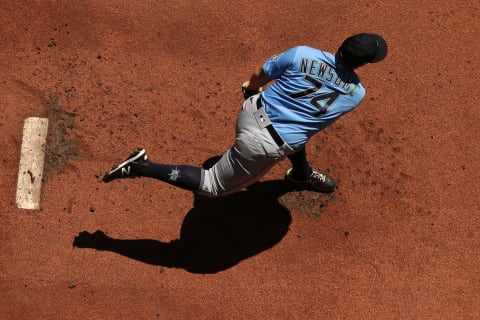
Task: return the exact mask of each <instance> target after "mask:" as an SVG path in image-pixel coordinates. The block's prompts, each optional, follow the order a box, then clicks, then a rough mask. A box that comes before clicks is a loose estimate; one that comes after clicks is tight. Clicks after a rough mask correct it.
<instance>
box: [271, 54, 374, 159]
mask: <svg viewBox="0 0 480 320" xmlns="http://www.w3.org/2000/svg"><path fill="white" fill-rule="evenodd" d="M263 71H264V72H265V74H266V75H267V76H268V77H270V78H271V79H276V81H275V82H274V83H273V84H272V85H271V86H270V87H269V88H267V89H266V90H265V91H264V92H263V93H262V104H263V106H264V108H265V111H266V113H267V115H268V117H269V118H270V121H271V122H272V124H273V126H274V127H275V129H276V130H277V132H278V133H279V134H280V136H281V137H282V138H283V139H284V141H285V142H286V143H287V144H288V145H289V146H290V147H292V148H293V149H294V150H298V149H301V148H302V147H303V146H304V145H305V144H306V143H307V141H308V139H309V138H310V137H312V136H313V135H314V134H315V133H317V132H319V131H321V130H323V129H324V128H326V127H327V126H329V125H330V124H332V123H333V122H334V121H335V120H337V119H338V118H339V117H340V116H341V115H343V114H345V113H347V112H350V111H351V110H353V109H354V108H355V107H356V106H358V104H359V103H360V102H361V101H362V99H363V97H364V96H365V88H364V87H363V85H362V84H361V83H360V79H359V78H358V76H357V74H356V73H354V72H353V71H352V70H349V69H346V68H344V67H342V66H340V65H337V64H336V63H335V56H334V55H333V54H331V53H329V52H325V51H321V50H317V49H314V48H311V47H307V46H300V47H294V48H292V49H289V50H287V51H285V52H283V53H281V54H278V55H275V56H273V57H271V58H270V59H269V60H268V61H267V62H266V63H265V64H264V66H263Z"/></svg>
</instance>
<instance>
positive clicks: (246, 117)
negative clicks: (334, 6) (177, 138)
mask: <svg viewBox="0 0 480 320" xmlns="http://www.w3.org/2000/svg"><path fill="white" fill-rule="evenodd" d="M386 55H387V44H386V42H385V40H384V39H383V38H382V37H381V36H379V35H377V34H372V33H362V34H356V35H353V36H351V37H349V38H347V39H346V40H345V41H344V42H343V43H342V45H341V46H340V47H339V49H338V50H337V52H336V54H335V55H334V54H332V53H329V52H326V51H322V50H318V49H315V48H311V47H308V46H298V47H294V48H291V49H289V50H286V51H285V52H282V53H280V54H276V55H274V56H272V57H271V58H270V59H268V60H267V61H266V62H265V64H264V65H263V66H262V67H260V68H259V69H258V70H257V71H256V72H254V73H253V74H252V76H251V77H250V79H249V81H246V82H245V83H243V86H242V91H243V94H244V97H245V102H244V103H243V106H242V108H241V110H240V112H239V115H238V119H237V124H236V139H235V143H234V144H233V146H232V147H231V148H230V149H229V150H227V151H226V152H225V153H224V154H223V156H222V157H221V158H220V159H219V160H218V162H216V163H215V164H214V165H213V167H211V168H210V169H202V168H200V167H195V166H190V165H183V164H175V165H172V164H163V163H155V162H152V161H150V160H149V159H148V157H147V154H146V152H145V150H144V149H141V148H139V149H137V150H135V151H134V152H133V153H132V154H131V155H130V156H129V157H128V158H126V159H125V160H124V161H123V162H122V163H120V164H119V165H117V166H116V167H114V168H113V169H112V170H111V171H110V172H108V173H107V174H106V175H105V176H104V178H103V181H104V182H110V181H112V180H114V179H121V178H135V177H150V178H155V179H158V180H161V181H164V182H166V183H169V184H172V185H175V186H177V187H180V188H183V189H187V190H191V191H193V192H195V193H198V194H201V195H206V196H212V197H215V196H223V195H226V194H230V193H233V192H237V191H240V190H242V189H244V188H245V187H247V186H249V185H251V184H253V183H254V182H256V181H257V180H258V179H259V178H260V177H262V176H263V175H264V174H265V173H266V172H267V171H268V170H269V169H270V168H271V167H272V166H274V165H275V164H276V163H278V162H279V161H282V160H283V159H284V158H285V157H288V158H289V160H290V161H291V163H292V168H291V169H289V170H288V171H287V173H286V179H287V180H288V181H290V182H292V183H294V184H297V185H299V186H302V187H307V188H313V189H315V190H318V191H320V192H326V193H329V192H332V191H333V190H334V189H335V188H336V184H335V182H334V181H333V180H332V179H331V178H330V177H329V176H328V175H327V174H325V173H321V172H319V171H317V170H313V169H312V168H311V166H310V165H309V163H308V161H307V157H306V152H305V145H306V144H307V142H308V140H309V139H310V138H311V137H312V136H313V135H314V134H316V133H317V132H319V131H321V130H323V129H325V128H326V127H327V126H329V125H331V124H332V123H333V122H334V121H336V120H337V119H338V118H339V117H341V116H342V115H344V114H346V113H348V112H350V111H352V110H353V109H354V108H355V107H357V106H358V105H359V103H360V102H361V101H362V99H363V98H364V96H365V88H364V87H363V85H362V83H361V82H360V79H359V77H358V76H357V74H356V73H355V69H357V68H358V67H361V66H363V65H365V64H367V63H375V62H379V61H381V60H383V59H384V58H385V57H386ZM267 85H268V87H267V88H266V89H263V88H265V86H267Z"/></svg>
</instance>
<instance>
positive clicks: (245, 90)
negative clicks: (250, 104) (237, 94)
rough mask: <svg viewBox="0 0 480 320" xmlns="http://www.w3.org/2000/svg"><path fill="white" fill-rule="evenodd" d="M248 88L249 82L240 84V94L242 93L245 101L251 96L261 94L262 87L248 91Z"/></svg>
mask: <svg viewBox="0 0 480 320" xmlns="http://www.w3.org/2000/svg"><path fill="white" fill-rule="evenodd" d="M249 86H250V81H245V82H244V83H243V84H242V93H243V97H244V98H245V100H247V99H248V98H250V97H251V96H254V95H256V94H258V93H260V92H262V87H260V88H258V89H250V88H249Z"/></svg>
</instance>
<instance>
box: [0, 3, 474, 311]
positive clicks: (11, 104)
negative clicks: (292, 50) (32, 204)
mask: <svg viewBox="0 0 480 320" xmlns="http://www.w3.org/2000/svg"><path fill="white" fill-rule="evenodd" d="M479 6H480V5H479V3H478V1H463V0H461V1H453V0H440V1H433V0H425V1H422V2H421V3H420V2H418V1H413V0H406V1H377V2H372V1H364V0H358V1H344V0H340V1H334V2H325V1H313V2H312V1H303V0H301V1H260V2H236V1H204V0H201V1H186V0H179V1H138V0H131V1H107V0H95V1H93V0H84V1H78V0H72V1H65V0H63V1H62V0H60V1H53V0H52V1H49V0H45V1H2V3H1V4H0V19H1V26H2V27H1V28H0V39H1V40H2V45H1V48H0V70H1V72H2V74H3V77H2V80H1V81H0V86H1V92H2V93H1V94H0V105H1V106H2V112H3V116H2V117H1V118H0V130H1V132H2V134H1V138H0V146H1V149H2V150H3V152H2V154H1V155H0V161H1V164H2V170H1V180H0V186H1V190H2V191H1V193H0V200H1V201H0V218H1V221H2V224H1V227H0V245H1V256H0V289H1V292H2V294H1V295H2V298H1V299H0V300H1V301H0V318H1V319H24V320H26V319H82V318H83V319H478V317H479V314H480V302H479V301H480V273H479V265H480V254H479V251H478V248H479V246H480V217H479V212H480V202H479V196H478V192H479V190H480V175H479V174H478V172H479V171H480V167H479V163H480V162H479V158H478V155H479V154H480V139H479V137H480V130H479V125H478V123H480V112H479V111H478V110H479V109H478V104H479V98H478V94H476V92H477V78H478V77H477V76H475V74H477V70H479V69H480V65H479V52H480V48H479V41H478V39H479V38H480V37H479V26H480V23H479V14H480V8H479ZM364 31H367V32H376V33H380V34H382V35H383V36H384V37H385V38H386V39H387V41H388V43H389V48H390V52H389V55H388V57H387V59H386V60H385V61H383V62H381V63H378V64H375V65H369V66H366V67H364V68H361V69H360V70H359V74H360V76H361V78H362V80H363V82H364V84H365V86H366V88H367V96H366V99H365V100H364V101H363V102H362V105H361V106H360V107H359V108H358V109H357V110H355V111H354V112H352V113H350V114H348V115H347V116H345V117H344V118H342V119H340V120H339V121H338V122H337V123H336V124H334V125H333V126H332V127H330V128H328V129H327V130H325V131H324V132H322V133H320V134H318V135H317V136H316V137H314V138H313V139H312V141H311V142H310V144H309V147H308V152H309V156H310V159H311V162H312V164H313V165H314V166H315V167H318V168H320V169H328V170H329V172H330V174H331V175H332V176H333V177H334V178H335V179H336V180H337V181H338V182H339V188H338V190H337V191H336V192H334V193H333V194H331V195H323V194H318V193H314V192H310V191H306V190H303V191H298V190H290V189H289V188H288V186H287V185H286V184H285V182H284V181H283V175H284V172H285V171H286V169H288V161H284V162H282V163H281V164H279V165H277V166H276V167H274V168H273V169H272V170H271V172H269V173H268V174H267V176H265V177H264V178H263V179H262V181H261V182H260V183H258V184H257V185H255V186H254V187H252V188H251V189H249V190H246V191H243V192H240V193H238V194H235V195H232V196H228V197H226V198H222V199H212V200H209V199H204V198H198V197H194V196H193V195H192V194H191V193H189V192H186V191H183V190H179V189H175V188H173V187H171V186H168V185H165V184H163V183H161V182H158V181H155V180H149V179H136V180H131V181H118V182H115V183H111V184H108V185H106V184H103V183H101V177H102V175H103V173H104V172H105V171H107V170H108V169H110V167H111V166H112V165H113V164H114V163H116V162H118V161H119V160H122V159H123V158H124V157H125V156H126V155H128V154H129V153H130V152H131V151H132V150H133V149H134V148H135V147H137V146H143V147H145V148H146V150H147V152H148V154H149V156H150V158H151V159H152V160H155V161H162V162H166V163H179V164H180V163H188V164H193V165H201V164H202V163H203V162H204V161H205V160H207V159H209V158H210V157H213V156H216V155H219V154H221V153H223V151H224V150H226V149H227V148H228V147H229V146H230V144H231V143H232V142H233V140H232V139H233V136H234V122H235V118H236V114H237V110H238V108H239V107H240V105H241V103H242V97H241V93H240V90H239V87H240V85H241V83H242V82H243V81H245V80H246V79H248V77H249V75H250V73H251V71H253V70H254V69H255V68H256V67H257V66H260V65H261V64H263V62H264V61H265V60H266V59H267V58H268V57H270V56H271V55H273V54H275V53H278V52H280V51H283V50H285V49H287V48H289V47H292V46H295V45H311V46H314V47H318V48H321V49H324V50H328V51H332V52H333V51H335V50H336V48H337V46H338V45H339V44H340V43H341V41H342V40H343V39H344V38H345V37H347V36H349V35H351V34H354V33H357V32H364ZM476 108H477V109H476ZM30 116H40V117H48V118H49V119H50V128H49V136H48V145H47V154H46V170H45V179H44V184H43V189H42V202H41V209H39V210H34V211H25V210H20V209H18V208H17V206H16V204H15V192H16V183H17V174H18V163H19V158H20V147H21V141H22V125H23V121H24V119H25V118H27V117H30ZM96 230H100V231H101V232H100V231H99V232H97V233H95V234H94V236H93V237H86V238H84V241H86V240H85V239H87V240H88V241H91V242H93V243H90V245H95V246H97V248H98V249H99V250H93V249H86V248H74V247H73V243H74V239H75V237H76V236H77V235H78V234H79V233H82V232H88V233H94V232H95V231H96ZM83 235H85V233H83ZM84 245H87V244H85V243H84Z"/></svg>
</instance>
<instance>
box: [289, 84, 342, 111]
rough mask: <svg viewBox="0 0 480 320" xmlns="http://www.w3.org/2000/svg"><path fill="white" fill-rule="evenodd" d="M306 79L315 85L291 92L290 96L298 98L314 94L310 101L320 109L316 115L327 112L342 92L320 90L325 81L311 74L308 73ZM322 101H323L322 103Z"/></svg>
mask: <svg viewBox="0 0 480 320" xmlns="http://www.w3.org/2000/svg"><path fill="white" fill-rule="evenodd" d="M304 79H305V81H307V82H309V83H311V84H312V85H313V87H310V88H308V89H305V90H303V91H299V92H297V93H292V94H290V97H292V98H295V99H298V98H303V97H306V96H309V95H313V97H312V99H310V101H309V103H310V104H311V105H312V106H313V107H315V108H316V109H317V110H318V111H317V112H315V114H314V116H315V117H319V116H321V115H323V114H325V113H327V111H328V107H330V106H331V105H332V104H333V103H334V102H335V100H337V98H338V97H339V96H340V92H338V91H330V92H319V91H320V90H322V88H323V83H322V82H321V81H318V80H317V79H315V78H313V77H312V76H309V75H306V76H305V77H304ZM322 101H323V103H321V102H322Z"/></svg>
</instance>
